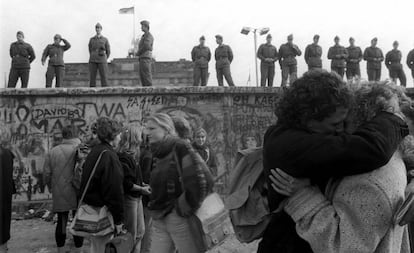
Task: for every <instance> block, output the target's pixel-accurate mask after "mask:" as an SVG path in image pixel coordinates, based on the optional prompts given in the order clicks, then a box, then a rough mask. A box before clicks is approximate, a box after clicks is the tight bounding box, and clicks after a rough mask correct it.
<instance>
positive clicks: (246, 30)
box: [241, 27, 270, 87]
mask: <svg viewBox="0 0 414 253" xmlns="http://www.w3.org/2000/svg"><path fill="white" fill-rule="evenodd" d="M269 31H270V28H268V27H263V28H252V27H243V28H242V30H241V33H242V34H244V35H248V34H249V32H253V35H254V64H255V67H256V87H258V86H259V69H258V67H257V56H256V52H257V32H259V35H265V34H266V33H268V32H269Z"/></svg>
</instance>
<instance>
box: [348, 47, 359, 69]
mask: <svg viewBox="0 0 414 253" xmlns="http://www.w3.org/2000/svg"><path fill="white" fill-rule="evenodd" d="M346 50H347V51H348V58H347V59H346V67H347V68H349V69H355V68H359V62H360V61H361V60H362V50H361V48H360V47H356V46H349V47H347V48H346Z"/></svg>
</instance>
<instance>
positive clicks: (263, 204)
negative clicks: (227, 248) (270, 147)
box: [226, 148, 271, 243]
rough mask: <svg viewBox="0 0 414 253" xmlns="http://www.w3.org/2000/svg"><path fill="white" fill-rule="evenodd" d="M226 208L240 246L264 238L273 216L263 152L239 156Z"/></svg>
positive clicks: (245, 152)
mask: <svg viewBox="0 0 414 253" xmlns="http://www.w3.org/2000/svg"><path fill="white" fill-rule="evenodd" d="M226 208H227V209H228V210H229V214H230V219H231V223H232V225H233V229H234V232H235V235H236V237H237V239H238V240H239V241H240V242H242V243H249V242H252V241H254V240H257V239H259V238H261V237H262V236H263V233H264V231H265V229H266V227H267V225H268V224H269V222H270V219H271V212H270V210H269V206H268V202H267V184H266V177H265V175H264V173H263V155H262V148H255V149H247V150H242V151H239V152H238V153H237V157H236V161H235V167H234V168H233V170H232V171H231V173H230V184H229V195H228V196H227V198H226Z"/></svg>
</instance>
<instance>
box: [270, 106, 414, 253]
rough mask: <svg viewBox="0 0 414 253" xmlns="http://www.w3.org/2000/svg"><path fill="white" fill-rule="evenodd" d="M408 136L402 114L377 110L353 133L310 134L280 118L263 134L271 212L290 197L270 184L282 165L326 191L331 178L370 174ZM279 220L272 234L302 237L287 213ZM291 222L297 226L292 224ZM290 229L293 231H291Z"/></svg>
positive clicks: (282, 236)
mask: <svg viewBox="0 0 414 253" xmlns="http://www.w3.org/2000/svg"><path fill="white" fill-rule="evenodd" d="M407 135H408V126H407V124H406V123H405V122H404V121H403V120H402V119H400V118H399V117H398V116H395V115H393V114H390V113H387V112H382V113H380V114H378V115H377V116H376V117H375V118H374V119H373V120H371V121H370V122H367V123H365V124H363V125H362V126H361V127H359V129H358V130H357V131H356V132H355V133H354V134H352V135H351V134H346V133H343V134H339V135H326V134H325V135H324V134H317V133H311V132H308V131H305V130H301V129H293V128H288V127H285V126H284V125H283V124H282V123H281V122H280V123H278V124H277V125H275V126H271V127H270V128H269V129H268V130H267V132H266V134H265V136H264V146H263V166H264V172H265V174H266V178H267V180H268V188H269V191H268V201H269V208H270V210H271V211H273V210H275V209H277V208H278V206H279V204H280V202H281V201H282V200H283V199H284V198H285V197H284V196H282V195H280V194H278V193H276V192H275V191H274V190H273V188H272V187H271V182H270V179H268V176H269V175H270V170H271V169H273V168H280V169H282V170H283V171H285V172H287V173H288V174H290V175H292V176H294V177H298V178H302V177H306V178H310V179H311V181H312V182H314V183H316V184H317V185H319V187H320V188H321V189H322V191H323V190H324V187H325V185H326V183H327V181H328V179H329V178H331V177H344V176H347V175H356V174H361V173H366V172H369V171H372V170H375V169H377V168H379V167H381V166H383V165H385V164H386V163H387V162H388V161H389V159H390V158H391V157H392V155H393V154H394V152H395V150H396V149H397V147H398V145H399V143H400V142H401V140H402V139H403V138H404V137H405V136H407ZM274 219H276V221H274V224H276V226H279V229H277V228H269V230H272V234H273V235H272V236H273V238H278V236H281V238H280V240H281V241H283V240H291V239H288V238H289V237H292V238H293V237H295V238H298V235H297V234H296V232H295V230H294V226H295V224H294V222H293V220H291V218H290V217H289V216H288V215H286V213H285V212H279V213H278V214H277V215H275V217H274ZM279 219H280V220H279ZM282 223H283V225H281V224H282ZM289 226H292V227H291V228H288V227H289ZM282 228H283V229H282ZM285 228H286V231H285ZM281 230H283V231H281ZM288 231H290V232H291V233H292V234H288ZM274 243H275V244H278V242H274ZM305 245H306V244H305ZM291 247H293V248H294V246H293V245H291ZM275 252H279V251H277V250H276V251H275ZM280 252H287V251H284V250H282V251H280ZM291 252H301V251H291Z"/></svg>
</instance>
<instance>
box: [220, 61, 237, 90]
mask: <svg viewBox="0 0 414 253" xmlns="http://www.w3.org/2000/svg"><path fill="white" fill-rule="evenodd" d="M216 72H217V82H218V85H219V86H223V84H224V82H223V76H224V78H225V79H226V82H227V84H228V85H229V86H234V83H233V78H232V77H231V72H230V65H226V66H223V67H217V68H216Z"/></svg>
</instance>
